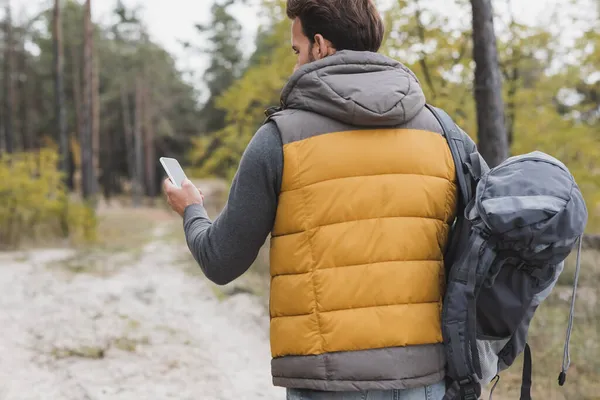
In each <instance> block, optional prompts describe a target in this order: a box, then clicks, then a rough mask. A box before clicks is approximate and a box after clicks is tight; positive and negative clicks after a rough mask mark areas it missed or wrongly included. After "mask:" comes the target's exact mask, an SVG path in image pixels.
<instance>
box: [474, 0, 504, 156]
mask: <svg viewBox="0 0 600 400" xmlns="http://www.w3.org/2000/svg"><path fill="white" fill-rule="evenodd" d="M471 6H472V10H473V59H474V60H475V64H476V67H475V101H476V103H477V134H478V138H479V141H478V143H479V151H480V153H481V155H482V156H483V158H484V159H485V160H486V161H487V163H488V164H489V165H490V167H494V166H496V165H498V164H500V163H501V162H502V161H504V160H505V159H506V158H507V157H508V139H507V134H506V127H505V121H504V118H505V115H504V100H503V98H502V80H501V74H500V68H499V64H498V50H497V47H496V35H495V33H494V19H493V10H492V2H491V0H471Z"/></svg>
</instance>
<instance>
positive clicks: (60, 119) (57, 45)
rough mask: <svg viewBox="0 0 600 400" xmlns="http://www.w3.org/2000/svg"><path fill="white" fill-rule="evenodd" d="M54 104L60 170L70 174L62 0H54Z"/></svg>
mask: <svg viewBox="0 0 600 400" xmlns="http://www.w3.org/2000/svg"><path fill="white" fill-rule="evenodd" d="M53 39H54V40H53V42H54V102H55V104H54V106H55V117H56V128H57V130H58V137H59V148H60V170H61V171H62V172H63V173H64V180H65V181H66V180H67V179H68V176H69V136H68V133H67V121H66V115H65V93H64V52H63V34H62V20H61V10H60V0H55V1H54V38H53Z"/></svg>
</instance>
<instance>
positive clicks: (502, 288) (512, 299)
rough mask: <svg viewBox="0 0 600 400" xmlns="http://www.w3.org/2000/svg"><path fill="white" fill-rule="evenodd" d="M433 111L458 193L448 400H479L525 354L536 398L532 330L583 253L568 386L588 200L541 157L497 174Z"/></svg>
mask: <svg viewBox="0 0 600 400" xmlns="http://www.w3.org/2000/svg"><path fill="white" fill-rule="evenodd" d="M427 107H428V108H429V110H430V111H431V112H432V113H433V114H434V115H435V116H436V118H437V119H438V121H439V122H440V124H441V125H442V127H443V131H444V136H445V138H446V139H447V141H448V144H449V147H450V151H451V153H452V156H453V158H454V162H455V167H456V173H457V184H458V186H459V192H460V195H459V201H458V213H457V217H456V219H455V222H454V224H453V226H452V229H451V232H450V237H449V242H448V247H447V249H446V251H445V256H444V262H445V269H446V292H445V295H444V300H443V307H442V336H443V340H444V348H445V352H446V358H447V366H446V378H447V383H448V389H447V392H446V394H445V396H444V400H456V399H464V400H477V399H479V396H481V386H482V384H483V385H487V384H489V383H491V382H492V381H493V380H494V378H497V379H499V375H498V374H499V373H500V372H501V371H503V370H506V369H507V368H509V367H510V366H511V365H512V364H513V362H514V360H515V359H516V358H517V356H519V355H520V354H521V353H524V354H523V359H524V363H523V380H522V386H521V400H529V399H531V393H530V392H531V372H532V365H531V350H530V348H529V345H528V344H527V334H528V329H529V324H530V322H531V320H532V318H533V315H534V313H535V311H536V309H537V308H538V306H539V305H540V303H542V302H543V301H544V300H545V299H546V297H547V296H548V295H549V294H550V292H551V291H552V289H553V288H554V286H555V284H556V282H557V280H558V277H559V275H560V274H561V273H562V271H563V268H564V261H565V259H566V258H567V256H568V255H569V254H570V253H571V252H572V251H573V250H574V249H575V248H576V246H577V245H578V254H577V265H576V272H575V283H574V285H573V296H572V299H571V310H570V315H569V323H568V327H567V337H566V340H565V349H564V354H563V366H562V371H561V373H560V375H559V384H560V385H561V386H562V385H563V384H564V382H565V379H566V372H567V369H568V367H569V364H570V356H569V340H570V334H571V329H572V323H573V310H574V302H575V295H576V289H577V280H578V276H579V269H580V262H579V261H580V260H579V252H581V240H582V235H583V232H584V229H585V225H586V223H587V218H588V214H587V209H586V205H585V202H584V199H583V196H582V194H581V191H580V190H579V187H578V186H577V184H576V183H575V180H574V178H573V176H572V175H571V173H570V172H569V170H568V169H567V167H566V166H565V165H564V164H563V163H561V162H560V161H559V160H557V159H555V158H553V157H551V156H550V155H548V154H545V153H542V152H539V151H535V152H532V153H529V154H524V155H520V156H515V157H511V158H509V159H507V160H505V161H504V162H502V163H501V164H500V165H498V166H496V167H495V168H492V169H490V168H489V167H488V165H487V164H486V162H485V161H484V160H483V158H482V157H481V155H480V154H479V153H478V152H477V149H476V147H475V146H474V143H473V142H472V141H470V138H469V137H468V135H467V134H466V133H465V132H464V131H462V130H461V129H460V128H459V127H458V126H457V125H456V124H455V123H454V122H453V121H452V119H451V118H450V117H449V116H448V115H447V114H446V113H445V112H444V111H443V110H441V109H438V108H435V107H433V106H430V105H427ZM469 142H470V143H469ZM497 383H498V381H497V380H496V382H495V384H497ZM495 384H494V387H495ZM493 389H494V388H492V391H493ZM490 397H491V395H490Z"/></svg>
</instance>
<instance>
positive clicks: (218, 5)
mask: <svg viewBox="0 0 600 400" xmlns="http://www.w3.org/2000/svg"><path fill="white" fill-rule="evenodd" d="M232 4H233V1H232V0H227V1H224V2H223V1H215V3H214V4H213V5H212V8H211V14H212V21H211V22H210V23H209V24H207V25H200V24H197V25H196V29H197V30H198V31H199V32H200V33H201V34H202V35H203V36H205V37H206V39H207V41H208V43H210V45H209V47H208V49H204V50H203V52H205V53H206V54H207V55H208V56H209V57H210V64H209V66H208V68H207V69H206V71H205V73H204V80H205V82H206V85H207V87H208V92H209V97H208V100H207V102H206V103H205V104H204V107H203V108H202V111H201V112H200V118H201V120H202V130H203V131H204V132H206V134H208V135H210V134H211V133H213V132H216V131H218V130H220V129H222V128H223V127H224V126H225V116H226V114H227V112H226V111H225V110H223V109H221V108H219V107H218V106H217V101H218V98H219V97H220V96H221V95H222V94H223V93H225V91H226V90H227V89H228V88H229V87H231V85H232V84H233V83H234V82H235V81H236V80H237V79H238V78H239V76H240V73H241V69H242V64H243V61H244V60H243V55H242V52H241V50H240V48H239V44H240V40H241V36H242V26H241V24H240V23H239V21H237V20H236V19H235V18H234V17H233V16H232V15H231V13H230V12H229V10H228V8H229V7H230V6H231V5H232ZM221 144H222V143H221V142H220V141H219V140H215V141H212V142H211V144H210V146H208V147H207V148H206V152H205V158H204V159H206V158H207V157H210V155H211V154H212V153H213V152H214V151H216V150H217V148H218V147H219V146H220V145H221ZM200 162H201V163H202V161H200Z"/></svg>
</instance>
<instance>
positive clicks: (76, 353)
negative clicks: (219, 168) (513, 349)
mask: <svg viewBox="0 0 600 400" xmlns="http://www.w3.org/2000/svg"><path fill="white" fill-rule="evenodd" d="M222 189H223V188H221V194H220V195H217V194H216V193H211V192H208V193H207V202H208V205H207V206H208V208H209V209H210V210H211V214H213V215H215V214H216V213H217V212H218V209H219V205H218V204H214V203H211V200H210V199H216V198H221V200H222V195H223V193H222ZM221 200H219V201H221ZM99 215H100V226H99V235H98V237H99V242H98V243H96V244H94V245H93V246H83V247H78V248H72V247H66V246H53V247H52V248H44V249H40V248H39V247H30V248H26V249H23V250H20V251H14V252H9V253H0V327H1V331H0V332H1V335H0V355H1V356H0V400H29V399H31V400H33V399H36V400H38V399H49V400H50V399H51V400H67V399H69V400H70V399H73V400H75V399H77V400H79V399H94V400H96V399H111V400H112V399H117V400H121V399H123V400H124V399H133V400H137V399H153V400H154V399H156V400H161V399H206V400H210V399H250V400H252V399H283V398H285V394H284V391H283V390H282V389H280V388H275V387H273V386H272V384H271V376H270V352H269V342H268V314H267V304H268V285H269V279H268V258H267V257H268V248H266V247H265V248H264V249H263V250H262V251H261V253H260V254H259V257H258V259H257V261H256V263H255V265H253V267H252V268H251V269H250V271H248V272H247V273H246V274H245V275H244V276H242V277H241V278H240V279H239V280H237V281H236V282H234V283H232V284H229V285H227V286H225V287H220V286H216V285H214V284H212V283H210V282H209V281H207V280H206V278H204V277H203V275H202V273H201V271H200V269H199V267H198V265H197V264H196V263H195V262H194V260H193V259H192V258H191V256H190V254H189V251H188V250H187V247H186V245H185V242H184V240H183V239H184V238H183V231H182V227H181V219H180V218H179V217H178V216H176V215H174V213H172V212H170V211H168V210H167V209H166V208H165V207H164V204H162V203H161V202H160V201H158V202H156V203H155V206H154V207H153V208H149V207H143V208H137V209H132V208H123V207H121V206H118V205H114V204H112V205H105V204H101V205H100V207H99ZM267 243H268V242H267ZM573 259H574V257H571V258H570V259H569V267H568V268H567V270H566V272H565V273H564V274H563V275H562V276H561V279H560V286H559V287H557V289H556V290H555V291H554V292H553V293H552V295H551V296H550V298H549V299H548V300H547V301H546V302H545V303H544V304H543V305H542V306H541V307H540V308H539V310H538V312H537V313H536V317H535V318H534V321H533V324H532V328H531V333H530V343H531V345H532V351H533V369H534V380H533V394H534V398H535V399H545V400H554V399H556V400H571V399H573V400H575V399H577V400H579V399H584V400H592V399H596V400H598V399H600V380H599V379H598V378H599V377H600V322H599V321H600V311H599V308H598V301H597V299H598V297H597V294H598V291H597V290H598V287H599V286H600V264H599V260H600V254H599V253H598V252H595V251H587V252H586V253H585V255H584V258H583V263H582V275H581V278H580V291H579V293H578V302H577V308H576V310H577V312H576V316H575V325H574V331H573V339H572V345H571V349H572V357H571V358H572V367H571V370H570V371H569V376H568V380H567V384H566V386H565V387H562V388H561V387H559V386H558V384H557V383H556V381H557V376H558V373H559V372H560V365H561V361H562V345H563V341H564V335H565V329H566V326H567V325H566V323H567V316H568V311H569V300H570V295H571V288H570V285H571V284H572V282H573V266H574V263H573ZM520 362H521V360H518V361H517V363H516V364H515V366H513V367H512V368H511V369H510V370H509V371H508V372H506V373H503V374H502V377H501V380H500V383H499V385H498V388H497V389H496V391H495V392H494V399H496V400H508V399H516V398H519V388H520V373H521V367H520V365H521V364H520ZM484 398H487V393H486V394H485V396H484Z"/></svg>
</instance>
